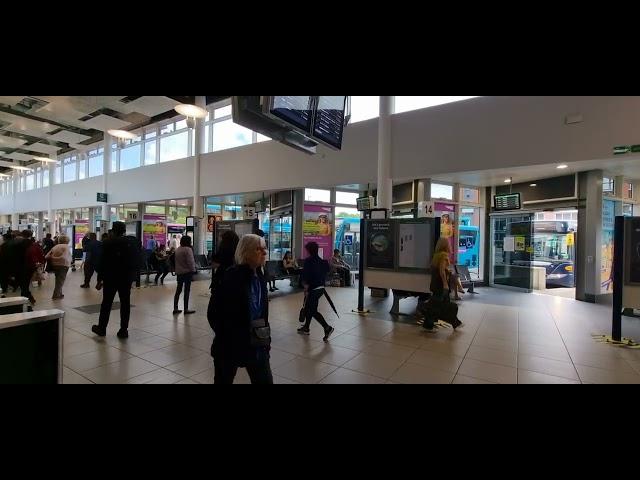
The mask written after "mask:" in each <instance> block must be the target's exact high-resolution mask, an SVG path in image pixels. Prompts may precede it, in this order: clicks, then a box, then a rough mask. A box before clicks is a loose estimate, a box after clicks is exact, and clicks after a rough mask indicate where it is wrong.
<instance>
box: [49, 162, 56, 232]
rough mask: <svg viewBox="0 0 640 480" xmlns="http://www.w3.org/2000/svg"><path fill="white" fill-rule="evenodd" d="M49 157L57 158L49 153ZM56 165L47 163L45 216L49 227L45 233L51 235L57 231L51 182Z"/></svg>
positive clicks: (54, 176) (53, 178) (52, 181)
mask: <svg viewBox="0 0 640 480" xmlns="http://www.w3.org/2000/svg"><path fill="white" fill-rule="evenodd" d="M49 158H50V159H51V160H58V156H57V155H56V154H50V155H49ZM56 165H57V164H55V163H50V164H49V165H48V167H49V170H48V173H49V188H48V190H49V191H48V192H47V193H48V198H49V199H48V201H47V207H48V208H47V210H48V211H47V218H48V219H49V228H48V230H47V233H50V234H51V236H52V237H53V236H55V234H56V233H58V223H57V217H56V211H55V210H54V209H53V183H54V181H55V179H56Z"/></svg>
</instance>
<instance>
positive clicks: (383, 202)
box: [377, 96, 394, 211]
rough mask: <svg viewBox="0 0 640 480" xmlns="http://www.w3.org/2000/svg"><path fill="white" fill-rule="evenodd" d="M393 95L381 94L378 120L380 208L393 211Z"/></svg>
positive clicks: (378, 202)
mask: <svg viewBox="0 0 640 480" xmlns="http://www.w3.org/2000/svg"><path fill="white" fill-rule="evenodd" d="M393 100H394V97H393V96H380V118H379V120H378V200H377V206H378V208H386V209H387V210H389V211H391V204H392V191H393V181H392V178H391V113H392V112H393Z"/></svg>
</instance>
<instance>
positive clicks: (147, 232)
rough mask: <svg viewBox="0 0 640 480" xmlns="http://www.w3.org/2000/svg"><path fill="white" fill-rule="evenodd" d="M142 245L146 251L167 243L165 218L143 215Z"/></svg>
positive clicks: (162, 216) (163, 216)
mask: <svg viewBox="0 0 640 480" xmlns="http://www.w3.org/2000/svg"><path fill="white" fill-rule="evenodd" d="M142 243H143V245H144V248H145V249H146V250H152V249H153V248H155V247H156V246H158V245H165V244H166V243H167V216H166V215H144V216H143V217H142Z"/></svg>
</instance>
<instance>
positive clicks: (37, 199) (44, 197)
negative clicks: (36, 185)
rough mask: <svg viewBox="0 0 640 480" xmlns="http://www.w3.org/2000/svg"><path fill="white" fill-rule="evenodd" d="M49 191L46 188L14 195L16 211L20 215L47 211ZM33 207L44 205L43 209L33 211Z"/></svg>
mask: <svg viewBox="0 0 640 480" xmlns="http://www.w3.org/2000/svg"><path fill="white" fill-rule="evenodd" d="M48 201H49V190H48V189H46V188H42V189H38V190H30V191H28V192H18V193H16V210H17V211H18V212H20V213H26V212H39V211H43V210H46V209H47V202H48ZM33 205H44V206H45V208H43V209H37V210H34V209H33V208H31V207H32V206H33Z"/></svg>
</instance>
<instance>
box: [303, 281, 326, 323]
mask: <svg viewBox="0 0 640 480" xmlns="http://www.w3.org/2000/svg"><path fill="white" fill-rule="evenodd" d="M323 295H324V289H320V290H310V291H309V293H307V300H306V301H305V304H304V306H305V310H306V319H307V321H306V322H305V323H304V328H306V329H307V330H308V329H309V325H311V319H312V318H315V319H316V320H317V321H318V323H320V325H322V328H324V329H325V331H327V330H329V324H328V323H327V321H326V320H325V319H324V317H323V316H322V314H321V313H320V312H318V301H319V300H320V297H322V296H323Z"/></svg>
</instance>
